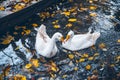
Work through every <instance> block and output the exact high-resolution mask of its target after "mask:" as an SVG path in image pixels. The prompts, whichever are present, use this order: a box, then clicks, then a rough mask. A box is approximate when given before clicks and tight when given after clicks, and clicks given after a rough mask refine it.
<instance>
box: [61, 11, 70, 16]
mask: <svg viewBox="0 0 120 80" xmlns="http://www.w3.org/2000/svg"><path fill="white" fill-rule="evenodd" d="M62 14H64V15H65V16H69V15H70V12H69V11H65V12H63V13H62Z"/></svg>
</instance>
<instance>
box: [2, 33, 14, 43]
mask: <svg viewBox="0 0 120 80" xmlns="http://www.w3.org/2000/svg"><path fill="white" fill-rule="evenodd" d="M1 40H2V42H1V43H0V44H4V45H6V44H9V43H10V42H11V41H12V40H14V37H12V36H11V35H7V36H6V37H5V38H2V39H1Z"/></svg>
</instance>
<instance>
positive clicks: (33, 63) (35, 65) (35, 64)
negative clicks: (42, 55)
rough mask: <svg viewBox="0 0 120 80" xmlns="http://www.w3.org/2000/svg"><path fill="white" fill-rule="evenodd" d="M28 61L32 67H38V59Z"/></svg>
mask: <svg viewBox="0 0 120 80" xmlns="http://www.w3.org/2000/svg"><path fill="white" fill-rule="evenodd" d="M30 62H31V63H32V65H33V66H34V67H39V61H38V59H31V60H30Z"/></svg>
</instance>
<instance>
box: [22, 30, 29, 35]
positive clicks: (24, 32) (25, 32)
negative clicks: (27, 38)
mask: <svg viewBox="0 0 120 80" xmlns="http://www.w3.org/2000/svg"><path fill="white" fill-rule="evenodd" d="M30 33H31V30H24V31H23V32H22V33H21V34H22V35H29V34H30Z"/></svg>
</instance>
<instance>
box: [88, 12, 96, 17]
mask: <svg viewBox="0 0 120 80" xmlns="http://www.w3.org/2000/svg"><path fill="white" fill-rule="evenodd" d="M89 15H90V16H92V17H96V16H97V14H96V13H90V14H89Z"/></svg>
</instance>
